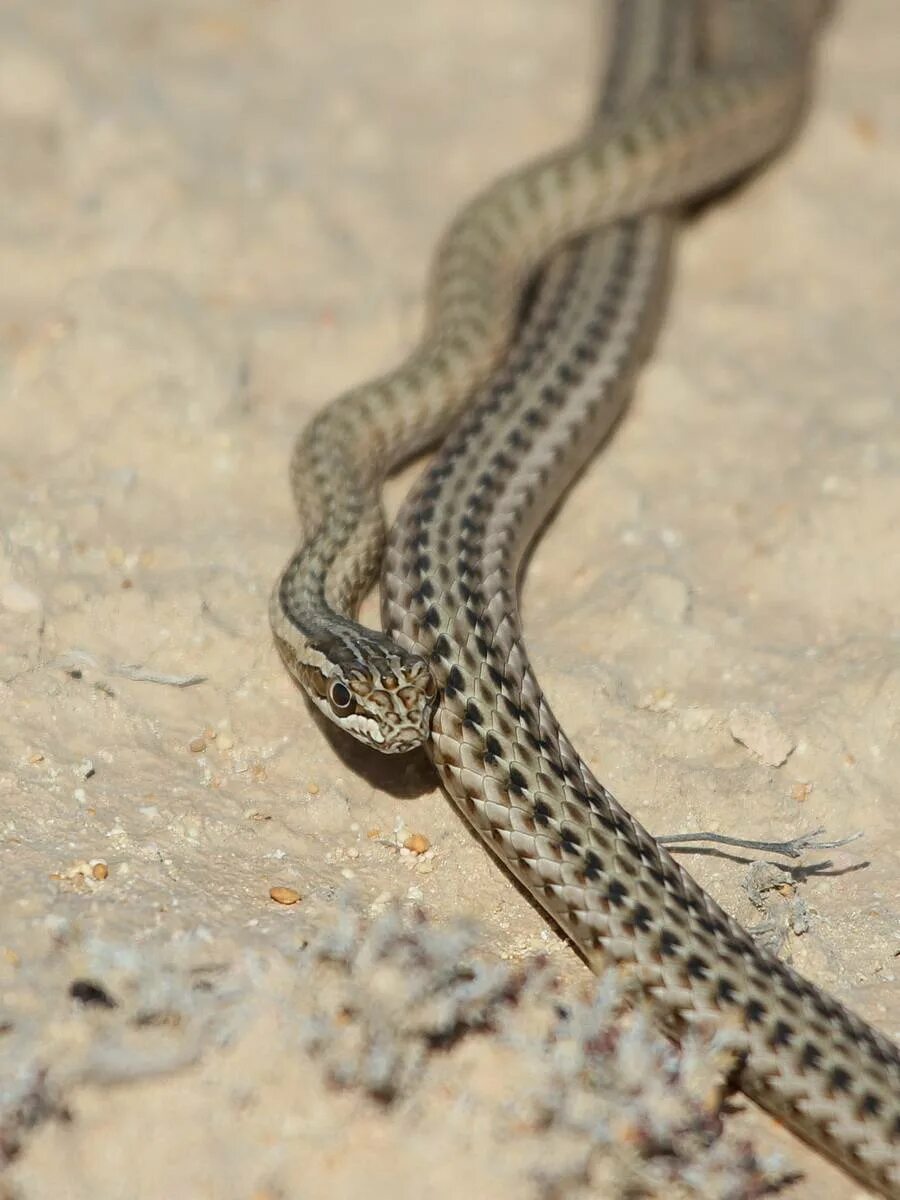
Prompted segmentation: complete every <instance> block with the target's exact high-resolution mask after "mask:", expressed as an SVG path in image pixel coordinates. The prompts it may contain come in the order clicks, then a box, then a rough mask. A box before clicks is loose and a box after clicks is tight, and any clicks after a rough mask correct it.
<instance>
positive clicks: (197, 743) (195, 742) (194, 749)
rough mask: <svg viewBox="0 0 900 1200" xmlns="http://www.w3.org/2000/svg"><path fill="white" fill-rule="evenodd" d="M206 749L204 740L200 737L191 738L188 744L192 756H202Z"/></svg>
mask: <svg viewBox="0 0 900 1200" xmlns="http://www.w3.org/2000/svg"><path fill="white" fill-rule="evenodd" d="M205 749H206V739H205V738H202V737H195V738H191V740H190V741H189V742H188V750H190V752H191V753H192V754H202V753H203V751H204V750H205Z"/></svg>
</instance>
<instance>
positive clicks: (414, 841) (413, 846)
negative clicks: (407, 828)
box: [403, 833, 431, 854]
mask: <svg viewBox="0 0 900 1200" xmlns="http://www.w3.org/2000/svg"><path fill="white" fill-rule="evenodd" d="M403 847H404V849H405V850H410V851H412V853H413V854H424V853H425V851H426V850H430V849H431V842H429V840H428V838H427V837H426V836H425V834H424V833H411V834H410V835H409V837H408V838H407V839H406V841H405V842H404V843H403Z"/></svg>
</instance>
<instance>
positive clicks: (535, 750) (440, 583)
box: [382, 4, 900, 1197]
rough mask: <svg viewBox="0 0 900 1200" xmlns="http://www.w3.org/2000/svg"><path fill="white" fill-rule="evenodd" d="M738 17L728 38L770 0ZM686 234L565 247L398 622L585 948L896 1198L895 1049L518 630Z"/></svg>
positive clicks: (480, 787) (394, 577) (520, 850)
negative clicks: (598, 769)
mask: <svg viewBox="0 0 900 1200" xmlns="http://www.w3.org/2000/svg"><path fill="white" fill-rule="evenodd" d="M725 7H727V6H725ZM651 9H652V4H651V5H649V6H645V8H644V12H645V19H647V20H648V21H649V22H650V23H651V24H652V20H653V18H652V15H651V11H650V10H651ZM657 16H658V14H657ZM737 18H738V20H737V22H736V24H735V25H733V26H732V34H734V33H735V31H737V30H738V29H741V28H742V27H741V24H740V22H741V21H744V20H748V19H749V20H751V21H752V20H753V15H752V14H750V13H749V10H748V9H747V8H746V6H745V7H744V10H743V11H742V12H737ZM746 32H747V27H746V26H744V27H743V33H744V34H746ZM742 45H743V46H744V47H745V49H746V46H747V43H746V41H743V40H742ZM622 61H623V58H621V57H620V59H619V62H620V66H621V63H622ZM670 229H671V227H670V226H669V224H668V222H667V221H666V220H665V219H664V218H662V217H645V218H642V219H640V220H637V221H631V222H628V223H624V224H622V225H620V226H617V227H616V228H615V230H614V231H611V232H609V233H607V234H606V235H605V236H599V235H595V236H594V237H592V238H590V239H587V240H585V241H583V242H582V243H581V244H580V245H579V246H577V247H574V248H572V249H567V250H564V251H562V252H559V253H558V254H557V256H556V257H555V259H554V260H553V262H552V264H551V266H550V268H549V269H548V271H547V273H546V275H545V277H544V279H543V282H542V284H541V286H540V288H539V289H538V291H537V295H536V299H535V301H534V303H533V306H532V309H531V312H530V315H529V318H528V321H527V324H526V326H525V328H524V329H523V330H522V332H521V334H520V337H519V339H518V341H517V343H516V345H515V347H514V349H513V351H512V353H511V355H510V357H509V358H508V359H507V361H506V363H505V364H504V366H503V368H502V369H501V370H500V371H498V373H497V374H496V375H495V376H494V378H493V379H492V381H491V384H490V386H489V387H487V388H486V389H485V391H484V392H483V393H482V394H481V395H480V397H479V399H478V401H477V403H475V404H474V406H473V408H472V410H471V411H470V413H469V414H468V415H467V416H466V417H464V418H463V420H462V422H461V424H460V425H459V426H458V428H457V429H456V430H454V431H453V432H452V433H451V435H450V437H449V438H448V440H447V441H446V443H445V444H444V446H443V447H442V449H441V451H440V453H439V454H438V456H437V457H436V459H435V460H434V462H433V463H432V464H431V466H430V468H429V469H428V470H427V472H426V473H425V476H424V477H423V479H422V481H421V483H420V484H419V485H418V486H417V487H416V488H415V489H414V491H413V493H412V494H411V496H410V498H409V499H408V501H407V502H406V504H405V506H404V508H403V511H402V513H401V515H400V517H399V519H398V521H397V524H396V525H395V527H394V529H393V531H392V533H391V536H390V539H389V543H388V549H387V557H386V565H385V570H384V578H383V589H382V598H383V616H384V624H385V628H386V629H390V630H392V631H393V633H394V636H395V637H396V638H397V640H398V642H399V644H400V645H401V646H402V647H403V648H404V649H405V650H407V651H409V652H410V653H412V654H416V655H421V656H425V657H427V658H428V659H429V661H430V663H431V667H432V671H433V672H434V674H435V677H436V679H437V682H438V688H439V700H438V706H437V711H436V714H435V717H434V722H433V725H432V731H431V735H430V740H429V742H428V744H427V749H428V753H429V755H430V757H431V758H432V760H433V762H434V763H435V765H436V767H437V769H438V772H439V774H440V777H441V780H442V783H443V785H444V788H445V790H446V791H447V793H448V795H449V796H450V798H451V799H452V800H453V802H454V803H455V805H456V806H457V807H458V808H459V810H460V811H461V813H462V814H463V816H464V817H465V818H466V820H467V821H468V822H469V823H470V824H471V825H472V826H473V827H474V828H475V830H476V831H477V832H478V833H479V834H480V835H481V837H482V838H483V839H484V841H485V842H486V844H487V845H488V847H489V848H490V849H491V851H492V852H493V853H494V854H495V855H496V856H497V858H498V859H499V860H500V861H501V862H502V863H503V864H504V865H505V866H506V867H507V869H508V870H509V871H510V872H511V873H512V874H513V875H514V876H515V877H516V878H517V879H518V880H519V881H520V883H521V884H522V885H523V886H524V887H525V888H526V890H527V891H528V892H529V893H530V894H531V895H532V896H533V897H534V898H535V899H536V901H537V902H538V904H539V905H540V906H541V907H542V908H543V909H544V910H545V911H546V912H547V913H548V914H549V915H550V916H551V917H552V918H553V920H554V921H555V922H556V923H557V924H558V925H559V926H560V928H561V929H562V930H564V931H565V933H566V934H567V935H568V936H569V937H570V938H571V939H572V941H573V942H574V943H575V944H576V945H577V946H578V947H579V949H580V950H581V952H582V953H583V955H584V957H585V959H586V960H587V962H588V964H589V965H590V966H591V967H592V968H593V969H594V970H596V971H598V972H599V971H603V970H606V969H609V968H614V969H616V970H617V971H618V972H619V973H621V974H622V975H623V976H624V977H625V978H626V979H628V980H629V981H630V982H631V984H632V985H633V986H634V987H635V988H636V989H637V990H638V991H639V992H641V993H642V994H643V996H644V997H645V999H646V1001H647V1002H648V1003H649V1006H650V1007H651V1009H652V1010H653V1012H654V1013H655V1014H656V1016H657V1018H658V1020H659V1022H660V1024H661V1025H662V1027H663V1028H665V1029H666V1030H667V1031H668V1032H670V1033H672V1034H673V1035H675V1036H678V1035H679V1034H681V1033H683V1032H684V1030H685V1029H686V1028H687V1027H689V1026H698V1025H699V1026H700V1027H704V1028H707V1029H726V1030H728V1031H729V1032H730V1037H731V1044H733V1046H734V1048H735V1052H736V1067H735V1071H734V1082H735V1083H736V1084H737V1086H739V1087H740V1088H741V1089H742V1090H743V1091H744V1092H745V1093H746V1094H747V1095H748V1096H750V1097H752V1098H753V1099H754V1100H755V1101H757V1102H758V1103H759V1104H760V1105H761V1106H762V1107H764V1108H766V1109H768V1110H769V1111H770V1112H772V1113H773V1114H775V1115H776V1116H777V1117H779V1118H780V1119H781V1120H782V1121H783V1122H784V1124H785V1125H787V1126H788V1127H789V1128H791V1129H792V1130H793V1131H794V1132H796V1133H797V1134H799V1136H800V1137H802V1138H803V1139H805V1140H806V1141H807V1142H809V1143H811V1144H812V1145H813V1146H815V1147H817V1148H818V1149H819V1150H821V1151H823V1152H824V1153H825V1154H826V1155H828V1156H829V1157H830V1158H832V1159H833V1160H834V1161H835V1162H837V1163H838V1164H839V1165H841V1166H842V1167H843V1168H844V1169H845V1170H847V1171H848V1172H849V1173H850V1174H851V1175H853V1176H854V1177H855V1178H856V1179H858V1180H860V1181H861V1182H863V1183H865V1184H867V1185H868V1186H870V1187H872V1188H874V1189H876V1190H878V1191H880V1192H881V1193H882V1194H884V1195H886V1196H891V1197H896V1196H898V1195H900V1053H898V1050H897V1048H896V1047H895V1046H894V1045H893V1044H892V1043H891V1042H890V1041H889V1040H888V1039H887V1038H885V1037H883V1036H882V1035H881V1034H879V1033H878V1032H877V1031H875V1030H874V1029H872V1028H871V1027H870V1026H869V1025H867V1024H866V1023H865V1022H864V1021H862V1020H861V1019H860V1018H859V1017H857V1016H856V1015H855V1014H853V1013H852V1012H850V1011H849V1010H847V1009H846V1008H845V1007H843V1006H842V1005H841V1004H839V1003H838V1002H837V1001H836V1000H834V999H832V998H831V997H830V996H828V995H826V994H825V993H824V992H822V991H821V990H819V989H818V988H816V987H815V986H813V985H812V984H811V983H809V982H808V981H806V980H805V979H803V978H802V977H801V976H799V975H798V974H797V973H796V972H795V971H793V970H792V969H791V968H790V967H788V966H787V965H785V964H783V963H781V962H780V961H778V960H777V959H775V958H773V957H772V956H770V955H769V954H767V953H766V952H765V951H763V950H762V949H761V948H760V947H759V946H758V945H757V944H756V943H754V941H753V940H752V939H751V938H750V937H749V935H748V934H747V933H746V932H745V931H744V930H743V929H742V928H741V927H740V926H739V925H738V924H737V923H736V922H735V921H734V920H733V919H732V918H731V917H729V916H728V915H727V914H726V913H725V912H724V911H723V910H722V909H721V908H720V907H719V906H718V905H717V904H716V903H715V902H714V901H713V900H712V899H711V898H710V897H709V896H707V895H706V893H705V892H704V891H703V890H702V889H701V888H700V887H699V886H698V885H697V884H696V883H695V881H694V880H693V879H692V878H691V877H690V875H689V874H688V873H687V872H686V871H685V870H684V869H683V868H682V867H681V866H680V864H678V863H677V862H676V861H675V860H674V859H673V858H672V857H671V855H669V854H668V853H667V852H666V851H665V849H664V848H662V847H661V846H660V845H659V844H658V843H657V842H656V841H655V840H654V839H653V837H652V836H651V835H650V834H649V833H648V832H647V831H646V830H645V829H643V828H642V826H641V825H640V824H639V823H638V822H637V821H635V820H634V818H633V817H631V816H630V814H629V813H627V812H626V811H625V810H624V809H623V808H622V807H621V806H620V805H619V804H618V803H617V802H616V800H615V799H614V798H613V797H612V796H611V795H610V793H609V792H608V791H607V790H606V788H604V787H603V785H602V784H600V783H599V782H598V781H597V780H596V779H595V778H594V776H593V774H592V773H591V771H590V768H589V767H588V766H587V764H585V763H584V762H583V760H582V759H580V758H579V756H578V754H577V753H576V751H575V750H574V748H573V747H572V745H571V744H570V742H569V741H568V739H567V738H566V736H565V734H564V733H563V731H562V730H561V729H560V727H559V725H558V723H557V721H556V720H555V718H554V716H553V713H552V712H551V710H550V708H549V705H548V704H547V702H546V700H545V698H544V696H543V694H542V692H541V689H540V685H539V683H538V681H537V679H536V677H535V675H534V673H533V671H532V669H531V667H530V665H529V662H528V658H527V655H526V652H525V649H524V646H523V643H522V634H521V628H520V624H519V618H518V611H517V598H516V580H517V572H518V569H519V564H520V562H521V559H522V555H523V552H524V550H525V548H526V547H527V545H528V543H529V542H530V541H531V539H532V537H533V535H534V532H535V530H536V529H537V528H538V527H539V526H540V524H541V523H542V521H543V520H544V519H545V518H546V515H547V513H548V511H549V510H550V509H551V508H552V507H553V505H554V504H555V503H556V501H557V500H558V498H559V496H560V494H561V492H562V491H563V490H564V489H565V488H566V487H567V486H568V484H569V483H570V482H571V480H572V479H573V477H574V476H575V475H576V474H577V473H578V470H579V469H580V467H581V466H583V464H584V462H585V461H586V459H587V458H588V457H589V456H590V454H591V453H592V452H593V450H594V448H595V447H596V445H597V444H598V443H599V442H600V441H601V440H602V439H603V437H604V436H605V435H606V433H607V432H608V430H609V428H610V426H611V425H612V423H613V422H614V421H615V420H616V418H617V417H618V415H619V413H620V412H621V408H622V405H623V403H624V401H625V398H626V397H627V393H628V390H629V385H630V384H631V382H632V381H633V377H634V373H635V371H636V369H637V367H638V366H639V365H640V362H641V360H642V358H643V357H644V355H645V353H646V350H647V347H648V344H649V340H650V336H651V335H652V332H653V330H654V328H655V324H656V311H657V308H658V301H659V296H660V292H661V288H662V280H663V277H664V269H665V259H666V246H667V242H668V239H669V234H670Z"/></svg>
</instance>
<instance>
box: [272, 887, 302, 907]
mask: <svg viewBox="0 0 900 1200" xmlns="http://www.w3.org/2000/svg"><path fill="white" fill-rule="evenodd" d="M269 897H270V899H272V900H274V901H275V903H276V904H296V903H297V901H298V900H301V899H302V897H301V895H300V893H299V892H297V891H295V890H294V888H291V887H281V886H277V887H273V888H269Z"/></svg>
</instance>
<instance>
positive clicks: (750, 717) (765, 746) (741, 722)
mask: <svg viewBox="0 0 900 1200" xmlns="http://www.w3.org/2000/svg"><path fill="white" fill-rule="evenodd" d="M728 728H729V731H730V733H731V736H732V737H733V738H734V740H735V741H736V742H740V743H741V745H742V746H746V747H747V749H748V750H750V751H752V752H753V754H755V755H756V756H757V758H759V759H761V760H762V761H763V762H764V763H767V764H768V766H770V767H780V766H781V765H782V763H785V762H787V760H788V759H789V758H790V756H791V754H793V752H794V749H795V748H796V745H797V743H796V741H795V740H794V739H793V738H792V737H790V736H789V735H788V734H787V733H785V731H784V730H783V729H782V728H781V727H780V725H779V724H778V722H777V721H776V720H775V717H774V716H773V715H772V713H770V712H760V711H757V710H756V709H752V708H735V709H733V710H732V712H731V713H730V715H729V717H728Z"/></svg>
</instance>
